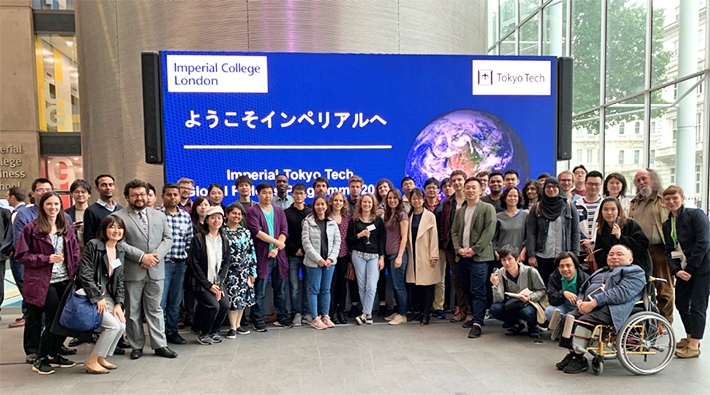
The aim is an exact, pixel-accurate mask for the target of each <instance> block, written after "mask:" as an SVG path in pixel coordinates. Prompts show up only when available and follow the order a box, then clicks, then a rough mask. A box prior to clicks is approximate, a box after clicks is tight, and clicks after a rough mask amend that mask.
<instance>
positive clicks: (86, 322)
mask: <svg viewBox="0 0 710 395" xmlns="http://www.w3.org/2000/svg"><path fill="white" fill-rule="evenodd" d="M78 292H81V293H78ZM82 294H83V290H82V289H79V290H77V289H76V285H72V287H71V291H70V292H69V295H68V296H67V301H66V303H65V304H64V309H63V310H62V314H61V316H60V318H59V323H60V324H61V325H62V326H64V327H66V328H69V329H73V330H75V331H81V332H86V331H95V330H97V329H99V328H100V327H101V321H102V320H103V317H104V315H103V314H99V309H98V307H97V306H96V304H94V303H91V301H90V300H89V297H88V296H86V294H83V295H82Z"/></svg>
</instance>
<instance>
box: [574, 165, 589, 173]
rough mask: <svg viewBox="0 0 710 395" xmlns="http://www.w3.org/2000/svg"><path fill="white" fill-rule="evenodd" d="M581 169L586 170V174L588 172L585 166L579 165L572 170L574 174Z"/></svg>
mask: <svg viewBox="0 0 710 395" xmlns="http://www.w3.org/2000/svg"><path fill="white" fill-rule="evenodd" d="M579 169H582V170H584V172H585V173H586V172H587V168H586V167H584V165H577V166H575V167H574V169H572V173H574V172H575V171H577V170H579Z"/></svg>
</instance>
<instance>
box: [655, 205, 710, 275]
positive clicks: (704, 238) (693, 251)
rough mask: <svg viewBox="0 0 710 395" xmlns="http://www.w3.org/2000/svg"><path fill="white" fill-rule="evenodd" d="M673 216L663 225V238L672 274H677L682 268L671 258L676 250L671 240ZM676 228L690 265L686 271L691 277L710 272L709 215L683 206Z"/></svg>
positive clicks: (670, 215)
mask: <svg viewBox="0 0 710 395" xmlns="http://www.w3.org/2000/svg"><path fill="white" fill-rule="evenodd" d="M672 216H673V213H668V219H667V220H666V221H665V222H664V223H663V237H664V240H665V241H666V257H667V258H668V264H669V266H670V268H671V273H673V274H676V273H677V272H678V271H679V270H680V269H681V267H680V261H679V260H678V259H672V258H671V252H673V251H674V250H675V245H674V244H673V239H672V238H671V217H672ZM675 228H676V234H677V235H678V242H679V243H680V247H681V248H682V249H683V254H685V259H686V262H687V263H688V265H687V266H686V267H685V271H686V272H688V274H691V275H693V274H705V273H707V272H710V224H709V223H708V217H707V215H705V213H704V212H703V210H700V209H697V208H685V207H683V206H681V207H680V209H679V210H678V217H677V218H676V225H675Z"/></svg>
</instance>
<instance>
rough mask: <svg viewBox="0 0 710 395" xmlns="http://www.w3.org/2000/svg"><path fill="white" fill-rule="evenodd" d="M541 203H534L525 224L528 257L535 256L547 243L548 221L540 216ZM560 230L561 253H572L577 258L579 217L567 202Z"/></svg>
mask: <svg viewBox="0 0 710 395" xmlns="http://www.w3.org/2000/svg"><path fill="white" fill-rule="evenodd" d="M540 204H541V203H535V205H534V206H533V207H532V208H531V209H530V214H528V220H527V223H526V224H525V228H526V235H527V241H526V245H527V247H528V256H536V255H537V254H538V253H541V252H542V251H543V250H544V249H545V242H546V241H547V232H548V231H549V226H548V221H546V220H545V218H543V217H542V215H540V210H539V208H538V206H539V205H540ZM560 215H561V216H562V230H563V233H564V240H563V243H564V245H563V248H562V251H572V252H574V253H575V255H578V256H579V238H580V233H579V215H578V214H577V210H574V209H573V208H572V205H571V204H570V203H569V202H567V204H566V205H565V208H564V209H563V210H562V214H560Z"/></svg>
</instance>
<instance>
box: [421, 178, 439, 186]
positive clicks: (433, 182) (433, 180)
mask: <svg viewBox="0 0 710 395" xmlns="http://www.w3.org/2000/svg"><path fill="white" fill-rule="evenodd" d="M431 184H434V185H436V187H437V188H439V180H437V179H436V178H434V177H431V178H427V179H426V181H424V188H426V187H428V186H429V185H431Z"/></svg>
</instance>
